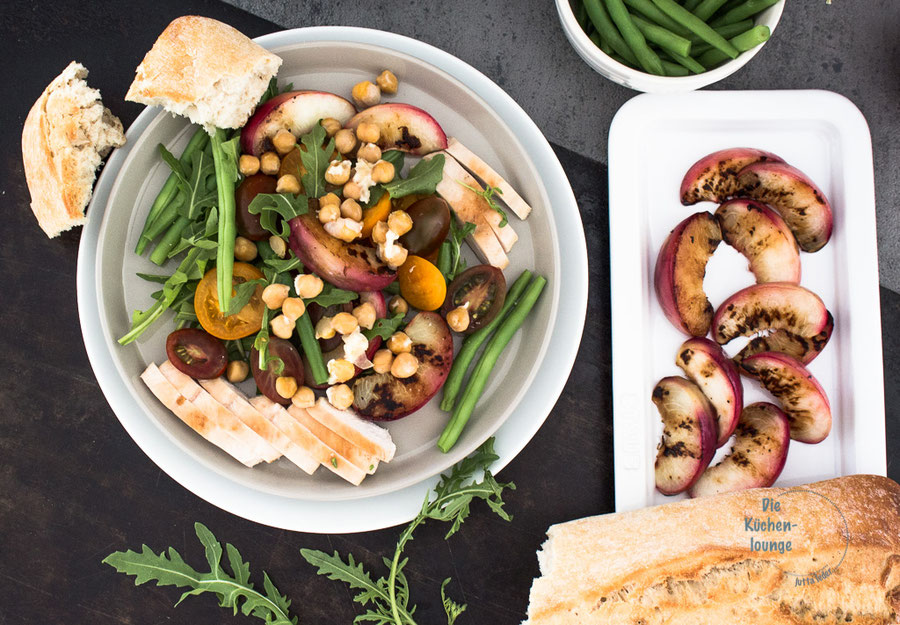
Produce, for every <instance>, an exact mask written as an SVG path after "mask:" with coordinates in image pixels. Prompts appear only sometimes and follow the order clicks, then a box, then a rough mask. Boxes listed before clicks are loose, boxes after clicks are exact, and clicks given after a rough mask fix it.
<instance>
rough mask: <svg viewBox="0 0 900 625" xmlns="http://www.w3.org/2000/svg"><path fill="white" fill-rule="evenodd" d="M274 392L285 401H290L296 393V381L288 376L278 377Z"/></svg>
mask: <svg viewBox="0 0 900 625" xmlns="http://www.w3.org/2000/svg"><path fill="white" fill-rule="evenodd" d="M275 392H276V393H278V394H279V395H281V396H282V397H284V398H285V399H290V398H291V397H293V396H294V393H296V392H297V380H296V379H294V377H293V376H290V375H280V376H278V378H276V380H275Z"/></svg>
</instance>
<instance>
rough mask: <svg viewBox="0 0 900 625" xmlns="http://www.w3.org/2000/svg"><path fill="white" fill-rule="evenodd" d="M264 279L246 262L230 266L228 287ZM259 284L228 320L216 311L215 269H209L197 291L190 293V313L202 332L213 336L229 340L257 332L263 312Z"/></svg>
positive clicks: (217, 299)
mask: <svg viewBox="0 0 900 625" xmlns="http://www.w3.org/2000/svg"><path fill="white" fill-rule="evenodd" d="M263 277H264V276H263V274H262V272H261V271H260V270H259V269H257V268H256V267H254V266H253V265H251V264H249V263H238V262H236V263H234V277H233V278H232V282H231V283H232V284H241V283H243V282H247V281H249V280H259V279H262V278H263ZM262 290H263V287H262V285H259V284H258V285H256V290H255V291H254V292H253V295H252V296H251V297H250V301H249V302H247V305H246V306H244V307H243V308H241V309H240V310H239V311H238V312H236V313H234V314H233V315H229V316H228V317H226V316H224V315H223V314H222V312H221V311H220V310H219V295H218V293H217V290H216V270H215V268H213V269H210V270H209V271H207V272H206V275H204V276H203V279H202V280H200V283H199V284H198V285H197V290H196V291H195V292H194V311H195V312H196V313H197V319H198V321H200V325H201V326H203V329H204V330H206V331H207V332H209V333H210V334H212V335H213V336H215V337H217V338H220V339H224V340H233V339H241V338H244V337H245V336H250V335H251V334H253V333H255V332H259V329H260V328H261V327H262V317H263V309H264V308H265V306H266V305H265V304H264V303H263V301H262Z"/></svg>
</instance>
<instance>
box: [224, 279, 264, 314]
mask: <svg viewBox="0 0 900 625" xmlns="http://www.w3.org/2000/svg"><path fill="white" fill-rule="evenodd" d="M265 284H266V281H265V280H259V279H257V280H247V281H246V282H241V283H240V284H235V285H234V295H232V296H231V299H230V300H229V302H228V310H227V311H225V316H226V317H230V316H231V315H233V314H235V313H238V312H240V311H241V308H243V307H244V306H246V305H247V302H249V301H250V298H251V297H253V293H255V292H256V287H257V286H259V285H263V286H265Z"/></svg>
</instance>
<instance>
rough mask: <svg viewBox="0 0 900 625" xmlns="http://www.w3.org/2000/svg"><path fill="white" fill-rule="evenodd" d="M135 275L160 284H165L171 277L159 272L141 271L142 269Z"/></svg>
mask: <svg viewBox="0 0 900 625" xmlns="http://www.w3.org/2000/svg"><path fill="white" fill-rule="evenodd" d="M134 275H136V276H137V277H138V278H140V279H141V280H146V281H147V282H156V283H158V284H165V283H166V281H167V280H168V279H169V278H170V277H171V276H166V275H163V274H158V273H141V272H140V271H139V272H137V273H136V274H134Z"/></svg>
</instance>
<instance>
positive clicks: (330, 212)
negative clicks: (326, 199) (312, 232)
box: [319, 203, 341, 224]
mask: <svg viewBox="0 0 900 625" xmlns="http://www.w3.org/2000/svg"><path fill="white" fill-rule="evenodd" d="M340 216H341V207H340V205H339V204H326V205H325V206H322V204H321V203H320V204H319V222H321V223H323V224H328V223H331V222H332V221H335V220H336V219H339V218H340Z"/></svg>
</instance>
